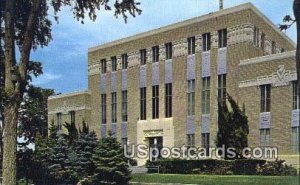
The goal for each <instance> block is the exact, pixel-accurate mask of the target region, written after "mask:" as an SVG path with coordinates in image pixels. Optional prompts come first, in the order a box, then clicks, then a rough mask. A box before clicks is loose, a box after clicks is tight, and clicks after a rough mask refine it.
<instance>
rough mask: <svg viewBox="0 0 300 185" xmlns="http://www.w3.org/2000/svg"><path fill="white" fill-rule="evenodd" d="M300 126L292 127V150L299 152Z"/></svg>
mask: <svg viewBox="0 0 300 185" xmlns="http://www.w3.org/2000/svg"><path fill="white" fill-rule="evenodd" d="M299 131H300V127H299V126H298V127H292V136H291V138H292V141H291V145H292V150H293V151H294V152H300V140H299V139H300V135H299Z"/></svg>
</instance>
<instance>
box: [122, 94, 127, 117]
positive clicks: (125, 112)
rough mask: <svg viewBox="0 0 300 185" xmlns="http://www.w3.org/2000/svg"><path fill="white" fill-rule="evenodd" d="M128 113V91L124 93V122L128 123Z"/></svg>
mask: <svg viewBox="0 0 300 185" xmlns="http://www.w3.org/2000/svg"><path fill="white" fill-rule="evenodd" d="M127 119H128V111H127V91H122V121H125V122H126V121H127Z"/></svg>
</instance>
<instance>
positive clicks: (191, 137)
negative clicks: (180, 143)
mask: <svg viewBox="0 0 300 185" xmlns="http://www.w3.org/2000/svg"><path fill="white" fill-rule="evenodd" d="M193 146H195V134H187V148H189V147H193Z"/></svg>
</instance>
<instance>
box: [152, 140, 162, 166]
mask: <svg viewBox="0 0 300 185" xmlns="http://www.w3.org/2000/svg"><path fill="white" fill-rule="evenodd" d="M162 147H163V137H149V160H150V161H157V159H159V158H160V157H161V155H160V152H158V153H157V151H156V150H151V148H152V149H153V148H156V149H157V150H158V151H160V150H161V149H162ZM151 151H152V155H151Z"/></svg>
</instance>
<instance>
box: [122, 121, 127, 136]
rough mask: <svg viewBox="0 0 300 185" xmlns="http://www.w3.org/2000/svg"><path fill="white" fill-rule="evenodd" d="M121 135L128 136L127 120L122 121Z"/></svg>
mask: <svg viewBox="0 0 300 185" xmlns="http://www.w3.org/2000/svg"><path fill="white" fill-rule="evenodd" d="M121 137H122V138H127V122H122V123H121Z"/></svg>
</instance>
